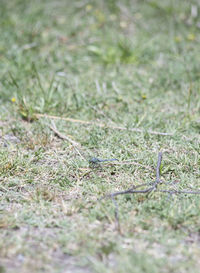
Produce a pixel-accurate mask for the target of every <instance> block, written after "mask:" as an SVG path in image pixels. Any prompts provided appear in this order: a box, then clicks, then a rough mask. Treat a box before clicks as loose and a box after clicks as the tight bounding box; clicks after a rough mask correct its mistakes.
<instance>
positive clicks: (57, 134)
mask: <svg viewBox="0 0 200 273" xmlns="http://www.w3.org/2000/svg"><path fill="white" fill-rule="evenodd" d="M51 124H52V125H49V128H50V129H51V130H52V131H53V132H54V134H55V135H56V136H57V137H59V138H60V139H64V140H67V141H68V142H69V143H71V144H72V146H73V147H74V149H75V150H76V152H77V153H78V154H79V155H80V156H81V157H82V159H84V160H86V159H85V157H84V156H83V155H82V153H81V152H80V151H79V149H78V147H79V148H80V147H81V145H80V144H79V143H78V142H76V141H74V140H72V139H71V138H70V137H68V136H66V135H64V134H62V133H60V132H59V131H58V129H57V128H56V125H55V123H54V122H53V121H52V122H51Z"/></svg>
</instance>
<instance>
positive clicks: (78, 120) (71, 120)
mask: <svg viewBox="0 0 200 273" xmlns="http://www.w3.org/2000/svg"><path fill="white" fill-rule="evenodd" d="M36 117H37V118H42V117H44V118H49V119H60V120H65V121H69V122H74V123H81V124H88V125H95V126H97V127H101V128H110V129H113V130H121V131H131V132H137V133H145V132H147V133H149V134H152V135H160V136H172V135H173V134H172V133H163V132H157V131H152V130H147V131H146V130H144V129H140V128H126V127H121V126H118V125H108V124H104V123H99V122H95V121H85V120H80V119H73V118H64V117H58V116H50V115H46V114H36Z"/></svg>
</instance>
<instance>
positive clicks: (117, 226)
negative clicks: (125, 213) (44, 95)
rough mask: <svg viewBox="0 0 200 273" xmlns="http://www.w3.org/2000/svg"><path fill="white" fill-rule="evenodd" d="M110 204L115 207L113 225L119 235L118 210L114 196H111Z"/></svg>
mask: <svg viewBox="0 0 200 273" xmlns="http://www.w3.org/2000/svg"><path fill="white" fill-rule="evenodd" d="M111 199H112V202H113V204H114V206H115V223H116V228H117V230H118V232H119V233H121V227H120V221H119V208H118V204H117V201H116V200H115V198H114V196H111Z"/></svg>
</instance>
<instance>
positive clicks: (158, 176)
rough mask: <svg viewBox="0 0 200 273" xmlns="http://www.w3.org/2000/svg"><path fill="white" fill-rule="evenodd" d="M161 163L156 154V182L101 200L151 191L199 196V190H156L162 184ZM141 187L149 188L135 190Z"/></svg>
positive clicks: (160, 158) (109, 195)
mask: <svg viewBox="0 0 200 273" xmlns="http://www.w3.org/2000/svg"><path fill="white" fill-rule="evenodd" d="M161 161H162V153H161V152H159V154H158V161H157V167H156V180H155V181H154V182H150V183H144V184H141V185H138V186H133V187H132V188H130V189H128V190H125V191H118V192H114V193H111V194H108V195H105V196H104V197H102V198H101V199H104V198H113V197H115V196H118V195H123V194H134V193H144V194H145V193H146V194H148V193H150V192H152V191H155V192H163V193H169V194H200V190H196V191H189V190H174V189H167V190H159V189H157V187H158V184H163V182H162V181H161V179H160V166H161ZM164 184H167V183H166V182H164ZM143 186H149V187H147V188H146V189H143V190H137V188H140V187H143Z"/></svg>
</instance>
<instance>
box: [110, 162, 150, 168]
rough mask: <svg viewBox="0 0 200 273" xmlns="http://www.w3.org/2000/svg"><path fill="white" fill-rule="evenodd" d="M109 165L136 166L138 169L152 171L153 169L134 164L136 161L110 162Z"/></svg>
mask: <svg viewBox="0 0 200 273" xmlns="http://www.w3.org/2000/svg"><path fill="white" fill-rule="evenodd" d="M109 164H112V165H135V166H138V167H141V168H145V169H147V170H152V168H151V167H149V166H145V165H142V164H140V163H137V162H134V161H131V160H124V161H121V162H111V163H110V162H109Z"/></svg>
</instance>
